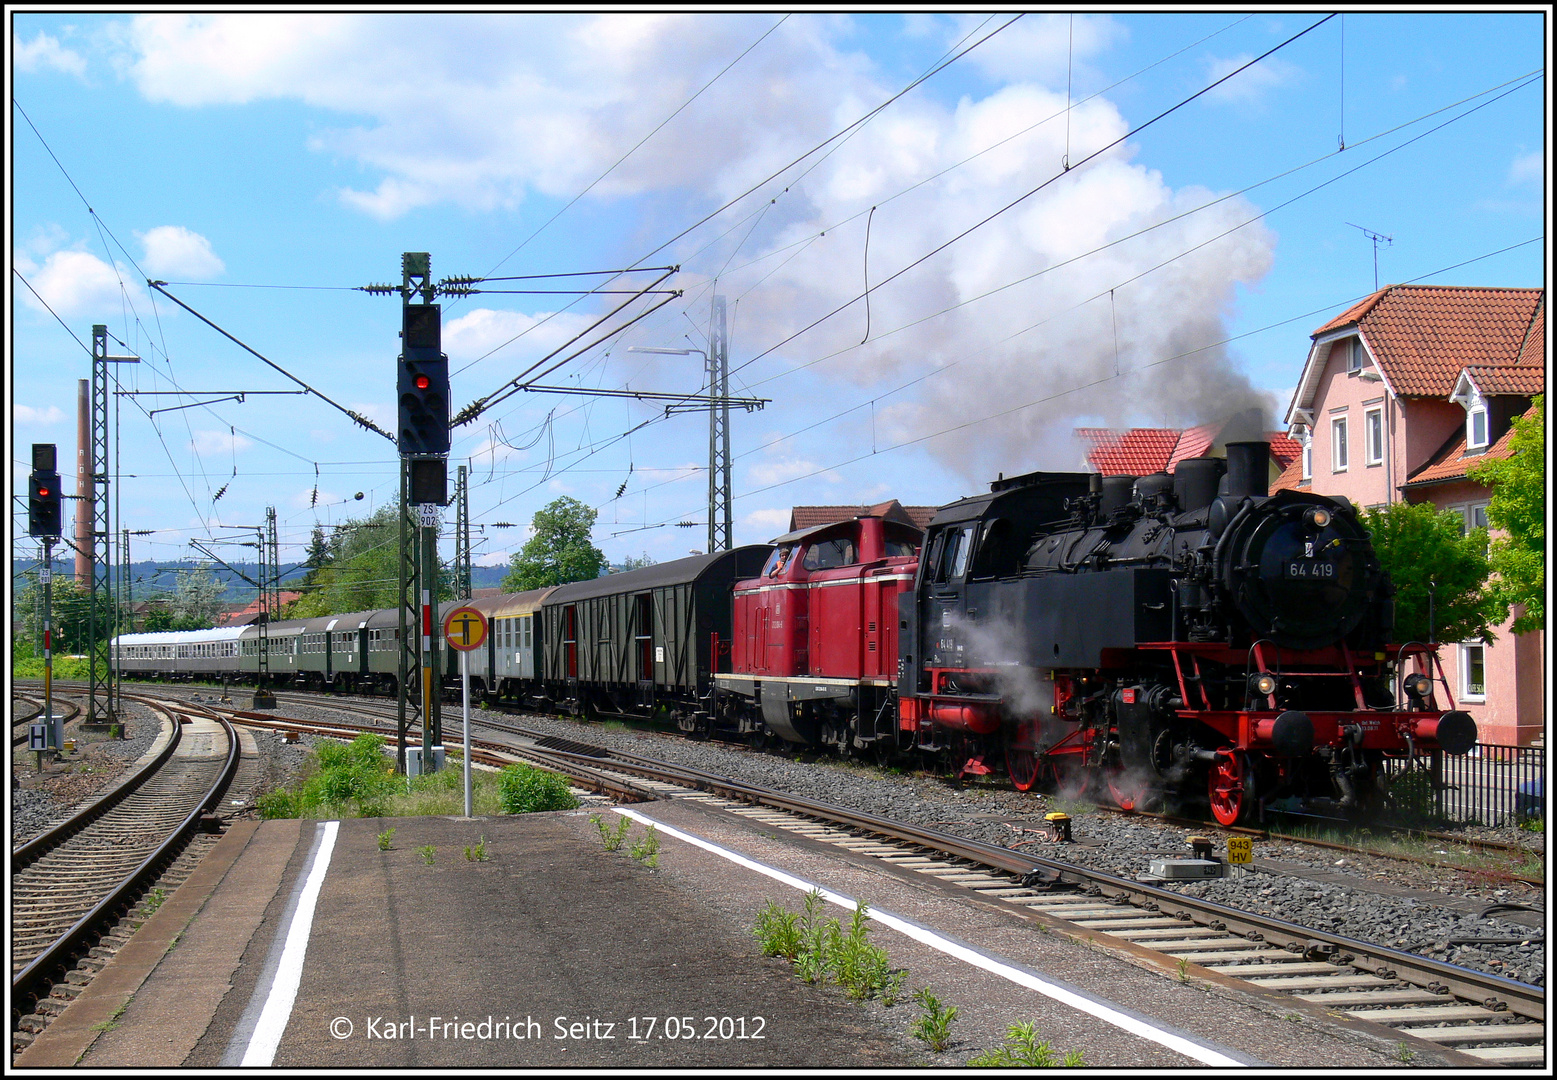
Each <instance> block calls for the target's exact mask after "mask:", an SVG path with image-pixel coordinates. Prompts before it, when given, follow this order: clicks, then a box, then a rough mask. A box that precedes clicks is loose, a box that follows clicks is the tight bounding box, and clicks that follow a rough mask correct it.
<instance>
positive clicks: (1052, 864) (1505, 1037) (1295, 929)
mask: <svg viewBox="0 0 1557 1080" xmlns="http://www.w3.org/2000/svg"><path fill="white" fill-rule="evenodd" d="M309 703H310V704H317V703H316V702H313V701H310V702H309ZM240 719H241V720H242V722H249V720H248V718H246V717H244V718H240ZM263 722H264V723H266V724H268V725H271V726H278V727H289V728H295V729H299V730H310V729H312V728H313V726H314V725H311V724H309V723H308V722H305V721H300V720H292V719H286V718H280V717H264V718H263ZM483 723H484V724H486V725H487V726H489V727H495V728H497V729H499V730H502V731H505V732H507V733H508V734H510V735H511V736H515V737H517V739H519V740H520V742H518V743H506V744H505V743H494V742H491V741H489V740H481V741H479V742H477V741H473V748H474V749H479V750H480V751H481V752H482V753H490V754H493V755H495V757H496V758H497V759H506V760H512V759H514V758H522V759H525V760H529V761H531V762H533V763H535V764H538V765H542V766H544V767H547V768H551V769H554V770H556V771H558V772H561V773H563V774H565V775H568V776H570V777H571V778H573V779H574V781H575V782H577V783H580V784H582V785H583V786H587V787H591V788H593V789H595V790H601V791H606V792H608V793H611V794H613V795H615V796H616V797H618V798H624V797H625V798H634V799H637V798H679V799H688V800H694V801H698V802H701V803H703V804H704V805H706V806H709V807H711V808H714V809H717V810H720V811H723V812H727V813H731V814H736V815H739V816H741V817H745V818H747V819H750V820H752V821H754V822H757V823H758V824H761V825H763V826H765V827H772V828H779V829H784V830H786V831H789V832H791V833H793V834H795V835H797V836H801V837H804V838H805V839H807V840H810V841H815V842H818V843H824V844H829V845H832V846H834V847H837V848H838V849H840V850H841V851H844V852H847V853H849V854H851V855H854V856H863V857H868V858H872V859H877V860H880V861H881V862H883V863H886V864H889V865H891V866H894V867H896V868H898V869H899V870H902V871H907V872H910V873H914V874H919V875H924V876H927V877H930V878H934V879H936V880H938V881H940V882H942V883H944V884H946V885H949V886H953V887H956V888H959V889H965V890H968V891H970V892H971V893H973V894H976V895H977V896H978V897H979V899H980V900H982V901H987V902H990V903H996V904H1000V905H1003V906H1006V907H1008V908H1011V909H1015V910H1017V911H1020V912H1022V913H1024V914H1025V915H1026V916H1027V917H1029V918H1031V919H1033V920H1034V921H1035V922H1037V923H1040V924H1042V925H1043V926H1045V927H1046V928H1048V929H1050V930H1053V931H1059V932H1062V933H1067V934H1069V935H1071V936H1072V937H1074V938H1076V939H1077V940H1084V941H1090V942H1092V943H1094V944H1105V945H1107V946H1108V947H1110V948H1113V949H1115V950H1116V951H1119V952H1123V953H1125V954H1127V955H1129V956H1131V957H1133V958H1134V959H1136V960H1138V961H1140V962H1144V963H1147V964H1150V965H1153V966H1155V967H1157V968H1159V969H1160V970H1163V971H1165V972H1167V973H1169V974H1172V975H1175V976H1176V977H1178V978H1181V979H1188V980H1202V981H1206V982H1216V983H1221V984H1223V985H1232V986H1237V987H1238V988H1240V989H1242V990H1244V991H1245V992H1247V993H1252V994H1255V995H1258V996H1260V997H1263V998H1266V999H1268V1000H1273V1001H1277V1002H1279V1003H1281V1007H1283V1008H1286V1009H1289V1010H1291V1012H1292V1013H1293V1014H1302V1013H1303V1012H1305V1011H1306V1012H1316V1013H1317V1014H1320V1015H1326V1014H1327V1015H1329V1016H1332V1017H1334V1016H1341V1017H1345V1018H1347V1019H1348V1020H1350V1021H1352V1022H1359V1023H1363V1024H1367V1025H1374V1027H1373V1028H1372V1029H1371V1030H1373V1031H1374V1032H1375V1034H1386V1035H1388V1037H1391V1038H1394V1039H1397V1040H1398V1043H1397V1045H1398V1048H1399V1053H1400V1055H1401V1058H1402V1061H1405V1060H1408V1059H1409V1057H1410V1055H1412V1054H1416V1053H1422V1052H1424V1051H1428V1050H1431V1051H1434V1052H1436V1053H1437V1054H1438V1056H1439V1057H1440V1058H1445V1057H1447V1058H1448V1059H1449V1061H1450V1063H1451V1064H1456V1065H1459V1066H1462V1067H1465V1068H1485V1067H1487V1066H1506V1067H1529V1066H1535V1065H1541V1064H1543V1063H1544V1061H1545V1053H1546V1051H1545V1043H1546V1028H1545V991H1544V989H1542V988H1541V987H1538V986H1531V985H1528V984H1525V983H1520V982H1516V981H1514V980H1511V979H1506V978H1502V977H1499V976H1496V975H1488V974H1484V973H1482V972H1477V971H1474V970H1471V969H1468V968H1463V967H1459V966H1457V965H1453V964H1448V963H1444V962H1442V961H1436V960H1432V959H1429V958H1426V957H1421V956H1416V955H1413V954H1410V953H1405V952H1400V951H1397V950H1393V949H1389V948H1386V947H1382V946H1379V945H1376V944H1373V943H1370V942H1365V941H1360V940H1357V939H1353V938H1348V937H1345V936H1342V935H1337V934H1334V933H1331V932H1329V931H1327V930H1321V929H1318V928H1314V927H1307V926H1301V925H1297V924H1295V923H1291V922H1286V921H1284V920H1281V919H1276V918H1272V917H1269V916H1262V915H1258V914H1255V913H1252V912H1248V911H1242V910H1238V909H1234V908H1230V907H1226V906H1224V905H1220V904H1217V903H1215V902H1212V901H1209V900H1204V899H1199V898H1195V897H1191V896H1186V895H1182V894H1180V893H1177V892H1174V891H1172V890H1169V889H1165V888H1159V887H1157V886H1154V885H1150V884H1146V883H1143V882H1138V881H1131V880H1127V879H1124V878H1120V877H1116V876H1113V875H1110V874H1106V873H1102V872H1099V871H1094V870H1089V869H1085V868H1081V867H1077V866H1075V865H1073V864H1070V863H1066V862H1061V861H1059V860H1054V859H1046V858H1042V857H1039V856H1035V855H1032V854H1028V853H1024V852H1019V851H1014V850H1011V849H1009V848H1001V847H995V846H992V845H987V844H982V843H979V842H977V841H972V840H967V839H964V838H961V837H958V836H955V835H952V834H950V833H944V832H939V831H936V830H931V829H925V828H920V827H917V826H912V825H905V824H903V823H900V822H893V821H888V820H885V819H881V818H876V817H872V816H870V815H866V814H862V813H859V812H856V811H852V810H847V809H843V808H840V807H835V806H830V805H827V804H825V803H821V802H817V801H814V800H810V799H806V798H804V797H802V796H797V795H792V794H788V793H784V792H779V791H771V790H767V789H763V788H759V787H756V786H754V785H750V784H747V783H744V782H741V781H737V780H732V779H729V778H726V777H721V776H717V775H715V774H712V773H708V772H703V771H701V770H697V769H692V768H688V767H685V766H680V765H670V764H667V763H664V762H659V761H655V760H653V759H651V758H645V757H640V756H638V755H633V754H627V753H622V752H614V751H610V750H606V749H605V748H602V747H595V746H590V745H587V744H583V743H578V742H573V741H571V740H566V739H560V738H558V737H556V736H552V735H548V734H546V733H543V732H537V731H533V730H530V729H527V728H524V727H522V726H520V725H510V724H504V723H495V722H493V721H491V720H490V719H489V718H483ZM325 727H326V728H331V729H333V730H335V731H337V732H339V733H343V734H349V733H350V732H351V731H353V730H375V729H374V728H372V727H370V726H368V725H360V726H357V725H339V724H336V725H325ZM377 730H382V729H377ZM1381 1029H1388V1031H1387V1032H1383V1031H1382V1030H1381Z"/></svg>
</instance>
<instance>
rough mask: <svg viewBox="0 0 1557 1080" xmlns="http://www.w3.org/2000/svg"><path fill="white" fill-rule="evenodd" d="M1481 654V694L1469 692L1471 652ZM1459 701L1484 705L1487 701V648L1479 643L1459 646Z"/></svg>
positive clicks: (1464, 643) (1465, 643)
mask: <svg viewBox="0 0 1557 1080" xmlns="http://www.w3.org/2000/svg"><path fill="white" fill-rule="evenodd" d="M1473 649H1474V650H1477V651H1479V652H1480V653H1481V693H1479V694H1478V693H1475V692H1474V691H1472V690H1471V680H1470V671H1471V650H1473ZM1460 701H1462V702H1473V703H1475V704H1478V705H1484V704H1486V701H1487V646H1486V643H1485V642H1481V641H1466V642H1462V643H1461V644H1460Z"/></svg>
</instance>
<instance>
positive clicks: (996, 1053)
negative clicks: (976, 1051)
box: [968, 1020, 1083, 1069]
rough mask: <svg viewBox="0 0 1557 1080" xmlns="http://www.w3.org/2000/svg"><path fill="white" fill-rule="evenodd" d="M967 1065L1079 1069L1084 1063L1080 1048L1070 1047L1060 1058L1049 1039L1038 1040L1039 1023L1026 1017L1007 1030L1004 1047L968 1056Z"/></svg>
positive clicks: (1007, 1067) (1005, 1067)
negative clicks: (971, 1056) (1073, 1048)
mask: <svg viewBox="0 0 1557 1080" xmlns="http://www.w3.org/2000/svg"><path fill="white" fill-rule="evenodd" d="M968 1064H969V1065H975V1066H983V1067H985V1068H995V1069H1052V1068H1055V1067H1057V1066H1058V1067H1063V1068H1067V1069H1077V1068H1080V1067H1081V1066H1082V1065H1083V1062H1082V1060H1081V1051H1080V1050H1067V1051H1065V1055H1064V1056H1063V1057H1061V1056H1059V1055H1058V1053H1057V1052H1056V1051H1054V1050H1053V1049H1051V1048H1050V1047H1049V1044H1048V1043H1047V1042H1039V1041H1038V1028H1037V1025H1036V1024H1034V1023H1032V1022H1031V1021H1027V1020H1024V1021H1022V1022H1020V1023H1016V1024H1012V1025H1011V1026H1010V1028H1008V1029H1007V1030H1006V1044H1005V1045H1004V1046H997V1047H996V1048H995V1049H993V1050H991V1051H989V1053H987V1054H980V1055H979V1056H978V1057H975V1058H969V1059H968Z"/></svg>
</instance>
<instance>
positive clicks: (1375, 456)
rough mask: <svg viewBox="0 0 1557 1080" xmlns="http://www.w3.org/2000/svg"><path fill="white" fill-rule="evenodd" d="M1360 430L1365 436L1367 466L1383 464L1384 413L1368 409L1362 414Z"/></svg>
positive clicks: (1379, 410)
mask: <svg viewBox="0 0 1557 1080" xmlns="http://www.w3.org/2000/svg"><path fill="white" fill-rule="evenodd" d="M1362 428H1363V432H1364V433H1365V435H1366V442H1367V445H1366V447H1365V449H1366V450H1367V455H1368V460H1367V464H1369V465H1382V464H1384V411H1383V410H1382V409H1369V410H1368V411H1367V412H1365V413H1363V414H1362Z"/></svg>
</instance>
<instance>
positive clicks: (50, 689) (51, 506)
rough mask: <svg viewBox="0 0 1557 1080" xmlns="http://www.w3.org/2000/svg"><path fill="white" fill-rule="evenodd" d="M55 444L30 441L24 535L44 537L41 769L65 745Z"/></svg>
mask: <svg viewBox="0 0 1557 1080" xmlns="http://www.w3.org/2000/svg"><path fill="white" fill-rule="evenodd" d="M57 450H58V448H57V447H56V445H55V444H54V443H33V444H32V474H31V475H30V476H29V477H28V482H27V535H29V536H36V537H38V538H39V539H41V540H42V541H43V568H42V569H41V570H40V571H39V577H40V578H41V579H42V582H43V723H42V724H41V725H34V726H35V727H38V726H41V727H42V728H43V729H44V731H43V739H42V740H41V742H42V745H41V746H40V745H34V744H35V743H38V742H39V741H40V740H38V739H37V737H36V734H35V733H34V734H33V737H32V738H31V739H30V740H29V745H30V746H31V747H32V749H35V750H37V751H38V769H39V771H42V769H43V751H44V750H46V749H47V750H56V751H57V750H60V749H61V748H63V747H64V745H65V742H64V734H65V733H64V730H63V728H64V725H63V724H61V723H60V722H59V721H58V720H56V719H55V717H54V629H53V614H54V541H55V540H56V539H57V538H58V537H59V535H60V493H59V471H58V469H57V466H58V463H59V462H58V453H57Z"/></svg>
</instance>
